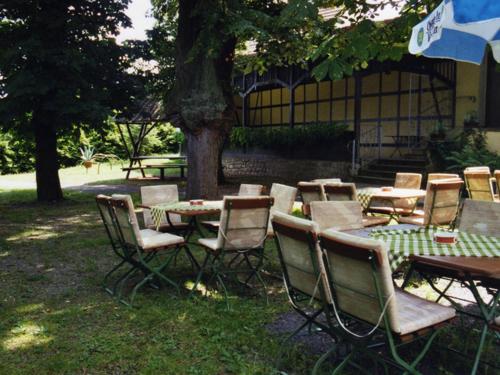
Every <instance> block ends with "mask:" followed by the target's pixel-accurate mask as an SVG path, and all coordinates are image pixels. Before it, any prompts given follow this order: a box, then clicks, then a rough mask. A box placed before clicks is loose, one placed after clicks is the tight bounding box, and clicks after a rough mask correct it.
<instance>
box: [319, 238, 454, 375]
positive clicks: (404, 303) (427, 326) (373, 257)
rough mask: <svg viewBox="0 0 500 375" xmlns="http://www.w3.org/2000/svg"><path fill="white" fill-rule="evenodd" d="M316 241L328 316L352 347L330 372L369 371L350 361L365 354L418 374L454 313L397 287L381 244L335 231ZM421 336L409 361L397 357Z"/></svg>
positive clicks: (385, 251)
mask: <svg viewBox="0 0 500 375" xmlns="http://www.w3.org/2000/svg"><path fill="white" fill-rule="evenodd" d="M319 242H320V246H321V249H322V251H323V259H324V261H323V264H324V267H325V270H326V272H325V275H326V279H327V285H328V287H329V290H330V292H329V294H330V295H331V303H330V304H329V305H330V308H329V309H327V310H326V313H327V314H328V316H329V321H331V322H332V323H331V324H332V327H333V329H336V334H337V335H338V336H339V337H341V339H342V340H344V341H346V342H348V343H349V344H350V347H351V348H352V350H351V352H350V353H349V354H348V355H347V356H345V358H343V359H341V361H340V363H339V364H338V365H337V366H336V367H335V369H334V371H333V372H332V374H338V373H340V372H341V371H342V370H343V368H344V367H345V366H346V365H347V364H351V365H353V366H354V367H356V368H357V369H358V370H359V371H363V372H365V373H370V371H367V370H366V369H363V368H362V366H361V365H360V364H358V363H355V362H354V361H353V360H354V359H355V356H356V355H366V356H368V357H369V358H370V359H371V360H372V361H373V362H375V363H381V364H382V365H383V366H384V368H385V369H386V371H387V364H390V365H393V366H396V367H397V368H399V369H401V370H403V371H404V372H405V373H410V374H420V372H419V371H418V370H417V366H418V364H419V363H420V361H421V360H422V359H423V357H424V356H425V354H426V353H427V352H428V350H429V348H430V346H431V344H432V342H433V340H434V338H435V337H436V335H437V334H438V332H439V331H440V328H441V327H443V325H444V324H445V323H447V322H449V321H450V320H451V319H453V318H454V317H455V310H454V309H453V308H449V307H445V306H442V305H439V304H437V303H435V302H430V301H427V300H425V299H422V298H420V297H417V296H415V295H412V294H409V293H406V292H403V291H402V290H400V289H398V288H395V287H394V284H393V281H392V275H391V269H390V266H389V260H388V256H387V249H386V248H385V244H384V243H383V242H381V241H376V240H372V239H367V238H361V237H356V236H352V235H349V234H345V233H341V232H336V231H333V230H328V231H325V232H322V233H320V235H319ZM327 296H328V295H327ZM325 302H327V301H326V300H325ZM352 321H354V322H358V323H359V325H358V326H356V325H355V324H352ZM348 322H349V323H350V324H348ZM424 338H427V342H426V343H425V345H424V346H423V349H422V350H421V351H420V352H419V353H418V354H417V355H415V356H414V358H413V359H412V360H407V359H404V358H402V357H401V355H400V353H399V348H400V346H402V345H405V344H409V343H410V342H413V341H415V340H417V339H424ZM381 345H384V346H386V347H387V349H388V356H387V357H385V356H383V355H382V354H381V353H380V352H379V350H378V348H379V347H380V346H381ZM336 350H337V348H336V346H333V348H332V349H331V350H330V352H327V353H325V354H324V355H323V356H321V358H320V359H319V360H318V361H317V363H316V365H315V366H314V369H313V374H316V373H317V371H319V368H320V366H321V365H322V364H323V363H324V361H325V360H326V359H327V358H328V357H329V356H330V355H331V354H332V353H335V352H336Z"/></svg>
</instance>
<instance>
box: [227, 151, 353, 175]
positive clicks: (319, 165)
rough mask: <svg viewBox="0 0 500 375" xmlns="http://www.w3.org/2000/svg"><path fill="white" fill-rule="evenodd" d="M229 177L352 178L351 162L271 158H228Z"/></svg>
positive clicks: (269, 156)
mask: <svg viewBox="0 0 500 375" xmlns="http://www.w3.org/2000/svg"><path fill="white" fill-rule="evenodd" d="M222 165H223V167H224V174H225V176H226V177H229V178H231V177H270V178H275V179H277V180H287V181H300V180H305V181H307V180H312V179H315V178H337V177H338V178H342V179H344V180H347V179H349V177H350V168H351V164H350V163H349V162H347V161H329V160H305V159H284V158H280V157H276V156H271V155H251V154H249V155H245V154H242V155H224V156H223V158H222Z"/></svg>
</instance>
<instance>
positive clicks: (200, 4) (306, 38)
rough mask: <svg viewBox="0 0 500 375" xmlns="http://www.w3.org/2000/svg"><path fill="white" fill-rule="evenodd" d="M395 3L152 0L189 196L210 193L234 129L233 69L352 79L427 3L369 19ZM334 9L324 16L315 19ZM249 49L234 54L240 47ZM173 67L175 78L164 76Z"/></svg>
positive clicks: (396, 45) (401, 46)
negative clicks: (308, 68)
mask: <svg viewBox="0 0 500 375" xmlns="http://www.w3.org/2000/svg"><path fill="white" fill-rule="evenodd" d="M400 3H401V1H397V0H380V1H377V2H374V1H366V0H330V1H326V0H289V1H284V0H283V1H275V0H224V1H220V0H177V1H164V0H154V1H153V5H154V10H155V11H154V14H155V17H156V18H157V20H158V24H157V28H156V30H155V31H154V32H153V33H152V37H153V46H154V50H155V55H156V60H157V61H158V62H159V64H160V67H159V68H160V77H161V81H160V83H161V84H159V85H158V86H157V87H158V88H159V89H160V91H162V92H163V96H164V100H165V108H166V110H167V112H168V114H169V116H170V118H171V119H172V121H173V122H174V123H175V124H176V125H178V126H180V127H181V128H182V129H183V131H184V133H185V134H186V138H187V147H188V151H187V153H188V159H189V163H190V165H189V176H188V190H187V192H188V197H200V198H213V197H215V196H216V194H217V160H218V157H219V154H220V149H221V147H222V143H223V140H224V139H225V137H226V135H227V133H228V131H229V130H230V128H231V126H232V125H233V122H234V111H235V108H234V102H233V94H234V93H233V90H232V86H231V84H232V77H233V73H234V68H235V64H237V65H238V66H239V67H240V68H242V69H244V70H247V71H248V70H257V71H259V72H263V71H265V70H266V69H267V68H268V67H270V66H272V65H278V66H279V65H292V64H300V65H308V64H312V65H313V66H314V70H313V73H314V75H315V76H316V77H317V78H318V79H322V78H324V77H326V76H329V77H330V78H332V79H338V78H341V77H342V76H344V75H350V74H353V71H355V70H357V69H360V68H364V67H366V66H367V64H368V63H369V61H370V60H373V59H378V60H385V59H389V58H390V59H399V58H400V57H401V56H402V54H403V53H404V52H405V51H406V44H405V42H406V38H407V36H408V35H410V34H409V33H410V29H411V26H412V25H413V24H415V23H416V22H417V20H418V12H419V11H420V10H421V7H422V6H423V5H422V4H424V5H429V6H432V5H433V3H435V2H434V1H419V0H410V1H409V2H407V3H406V5H405V7H404V8H403V9H402V16H401V17H400V18H399V19H397V20H395V21H393V22H390V23H376V22H375V21H374V17H375V16H376V15H377V13H378V12H379V11H381V10H382V9H384V7H386V6H388V5H396V4H400ZM322 7H331V8H334V9H335V12H334V13H333V16H332V18H330V19H328V20H325V19H324V18H323V17H321V16H320V14H319V9H320V8H322ZM249 41H252V42H253V43H254V45H255V51H251V52H252V53H251V54H250V55H248V54H247V55H246V56H243V57H237V52H238V51H241V50H244V49H245V48H246V47H247V45H246V43H247V42H249ZM173 56H174V57H175V58H173ZM173 69H175V72H174V75H175V77H174V79H173V80H172V79H166V77H169V73H170V77H171V74H172V70H173Z"/></svg>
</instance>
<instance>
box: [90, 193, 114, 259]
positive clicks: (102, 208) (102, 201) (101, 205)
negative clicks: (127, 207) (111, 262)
mask: <svg viewBox="0 0 500 375" xmlns="http://www.w3.org/2000/svg"><path fill="white" fill-rule="evenodd" d="M95 201H96V203H97V209H98V210H99V214H100V215H101V219H102V223H103V224H104V228H105V229H106V233H107V235H108V238H109V241H110V242H111V246H113V248H114V249H115V250H116V249H117V248H118V246H119V244H120V237H119V235H118V232H117V231H116V226H115V223H114V221H113V213H112V211H111V210H112V207H111V197H109V196H107V195H103V194H99V195H98V196H96V197H95Z"/></svg>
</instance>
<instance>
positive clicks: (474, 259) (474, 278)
mask: <svg viewBox="0 0 500 375" xmlns="http://www.w3.org/2000/svg"><path fill="white" fill-rule="evenodd" d="M436 231H437V229H436V228H422V227H417V226H413V225H407V224H406V225H405V224H403V225H396V226H393V228H390V227H380V228H373V229H370V228H367V229H361V230H356V231H350V233H351V234H355V235H360V236H363V237H367V236H370V237H372V238H375V239H379V240H382V241H384V242H385V243H386V244H387V250H388V256H389V263H390V266H391V269H392V270H398V269H399V268H400V265H401V264H402V263H403V262H404V261H405V260H407V259H409V260H410V261H411V263H410V269H409V270H408V273H407V275H406V277H405V281H404V282H403V286H402V287H403V288H405V287H406V285H407V284H408V281H409V280H410V277H411V274H412V273H413V271H417V272H419V273H420V274H422V275H423V276H424V278H425V279H426V281H427V282H428V283H429V285H430V286H431V287H432V288H433V289H434V290H435V291H436V292H437V293H438V295H439V298H438V299H437V301H439V300H440V299H441V298H445V299H446V300H448V301H449V302H450V303H451V304H452V305H453V306H454V307H455V308H456V309H457V310H458V311H460V312H462V313H464V311H463V309H462V308H461V306H460V305H459V304H457V303H456V302H455V301H454V300H453V297H451V296H448V295H446V293H447V291H448V289H449V287H450V286H451V284H452V282H453V281H458V282H460V283H461V284H462V286H464V287H466V288H467V289H469V290H470V292H471V293H472V295H473V297H474V300H475V303H476V304H477V306H478V308H479V314H473V313H470V312H465V313H466V314H468V315H471V316H473V317H475V318H476V319H478V320H479V321H481V322H482V329H481V335H480V339H479V343H478V348H477V351H476V356H475V358H474V363H473V366H472V370H471V374H476V373H477V370H478V367H479V362H480V358H481V354H482V350H483V347H484V343H485V340H486V335H487V333H488V330H489V328H490V327H491V328H492V330H493V331H494V335H495V336H496V337H497V339H500V333H499V332H500V327H499V325H498V323H497V322H496V319H495V318H496V316H497V311H498V305H499V299H500V238H499V237H493V236H484V235H479V234H471V233H467V232H463V231H462V232H460V231H456V232H457V242H456V243H454V244H442V243H437V242H435V241H434V239H433V236H434V233H435V232H436ZM435 277H439V278H443V277H444V278H448V279H449V280H450V282H449V284H448V285H447V286H446V287H445V288H444V289H443V290H440V289H438V287H437V286H436V285H435V283H434V280H433V278H435ZM478 285H479V286H482V287H484V288H485V289H486V291H487V293H488V294H489V295H490V296H491V299H490V301H485V299H484V298H483V297H482V296H481V294H480V293H479V291H478Z"/></svg>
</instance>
